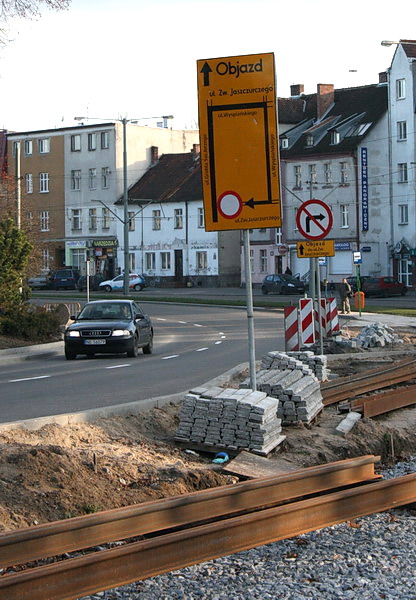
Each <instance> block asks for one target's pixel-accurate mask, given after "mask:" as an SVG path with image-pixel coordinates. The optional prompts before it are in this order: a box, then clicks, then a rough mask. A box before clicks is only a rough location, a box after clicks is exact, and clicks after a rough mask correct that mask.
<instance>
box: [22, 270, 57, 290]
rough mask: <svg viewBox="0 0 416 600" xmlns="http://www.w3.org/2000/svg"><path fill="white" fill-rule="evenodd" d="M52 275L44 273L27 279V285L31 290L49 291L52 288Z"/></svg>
mask: <svg viewBox="0 0 416 600" xmlns="http://www.w3.org/2000/svg"><path fill="white" fill-rule="evenodd" d="M51 278H52V274H51V273H46V274H41V275H36V277H29V279H28V280H27V284H28V286H29V287H30V288H32V290H49V289H50V288H51V287H52V279H51Z"/></svg>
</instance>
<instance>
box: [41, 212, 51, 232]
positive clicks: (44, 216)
mask: <svg viewBox="0 0 416 600" xmlns="http://www.w3.org/2000/svg"><path fill="white" fill-rule="evenodd" d="M39 222H40V230H41V231H49V211H48V210H41V211H40V213H39Z"/></svg>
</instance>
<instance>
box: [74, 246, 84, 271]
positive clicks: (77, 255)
mask: <svg viewBox="0 0 416 600" xmlns="http://www.w3.org/2000/svg"><path fill="white" fill-rule="evenodd" d="M71 257H72V258H71V263H72V266H73V267H75V268H76V269H81V265H84V264H85V259H86V256H85V250H84V249H83V248H74V249H73V250H72V252H71Z"/></svg>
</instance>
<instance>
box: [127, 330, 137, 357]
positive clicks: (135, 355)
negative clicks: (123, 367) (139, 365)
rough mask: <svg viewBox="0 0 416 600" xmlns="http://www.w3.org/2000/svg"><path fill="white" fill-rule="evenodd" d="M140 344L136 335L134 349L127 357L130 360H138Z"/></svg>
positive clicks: (128, 352) (129, 351)
mask: <svg viewBox="0 0 416 600" xmlns="http://www.w3.org/2000/svg"><path fill="white" fill-rule="evenodd" d="M138 343H139V340H138V339H137V335H135V336H134V340H133V348H132V349H131V350H128V351H127V356H128V357H129V358H137V356H138V355H139V346H138Z"/></svg>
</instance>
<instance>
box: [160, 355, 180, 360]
mask: <svg viewBox="0 0 416 600" xmlns="http://www.w3.org/2000/svg"><path fill="white" fill-rule="evenodd" d="M178 356H179V354H172V356H163V358H162V360H169V359H170V358H177V357H178Z"/></svg>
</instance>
